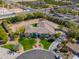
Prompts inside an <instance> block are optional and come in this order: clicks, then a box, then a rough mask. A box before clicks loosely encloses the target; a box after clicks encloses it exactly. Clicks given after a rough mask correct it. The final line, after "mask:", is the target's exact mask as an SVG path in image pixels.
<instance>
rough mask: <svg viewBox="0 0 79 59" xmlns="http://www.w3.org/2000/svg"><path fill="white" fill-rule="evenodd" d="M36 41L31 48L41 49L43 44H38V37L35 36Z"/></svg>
mask: <svg viewBox="0 0 79 59" xmlns="http://www.w3.org/2000/svg"><path fill="white" fill-rule="evenodd" d="M36 41H37V42H36V43H35V45H34V46H33V49H43V45H42V44H40V39H39V38H37V39H36Z"/></svg>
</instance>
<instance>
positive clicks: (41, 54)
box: [16, 50, 55, 59]
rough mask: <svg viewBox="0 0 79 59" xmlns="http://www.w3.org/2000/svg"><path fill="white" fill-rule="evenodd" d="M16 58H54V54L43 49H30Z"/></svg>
mask: <svg viewBox="0 0 79 59" xmlns="http://www.w3.org/2000/svg"><path fill="white" fill-rule="evenodd" d="M16 59H55V55H54V54H53V53H51V52H48V51H44V50H32V51H29V52H25V53H23V54H21V55H20V56H18V57H17V58H16Z"/></svg>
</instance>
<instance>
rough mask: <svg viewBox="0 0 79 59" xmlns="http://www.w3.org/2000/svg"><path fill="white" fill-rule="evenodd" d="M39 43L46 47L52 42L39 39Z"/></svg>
mask: <svg viewBox="0 0 79 59" xmlns="http://www.w3.org/2000/svg"><path fill="white" fill-rule="evenodd" d="M40 43H41V44H42V45H43V47H44V49H48V48H49V46H50V45H51V43H52V42H49V41H48V40H41V41H40Z"/></svg>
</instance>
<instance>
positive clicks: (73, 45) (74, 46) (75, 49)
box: [67, 43, 79, 56]
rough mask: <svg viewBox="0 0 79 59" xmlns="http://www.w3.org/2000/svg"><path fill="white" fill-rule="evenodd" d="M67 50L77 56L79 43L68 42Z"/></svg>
mask: <svg viewBox="0 0 79 59" xmlns="http://www.w3.org/2000/svg"><path fill="white" fill-rule="evenodd" d="M67 46H68V48H69V50H70V51H71V52H72V53H74V54H75V55H77V56H79V44H77V43H68V44H67Z"/></svg>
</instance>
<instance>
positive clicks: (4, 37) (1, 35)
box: [0, 25, 8, 43]
mask: <svg viewBox="0 0 79 59" xmlns="http://www.w3.org/2000/svg"><path fill="white" fill-rule="evenodd" d="M0 40H2V41H3V43H6V42H7V40H8V34H7V33H6V32H5V30H4V29H3V27H2V26H1V25H0Z"/></svg>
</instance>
